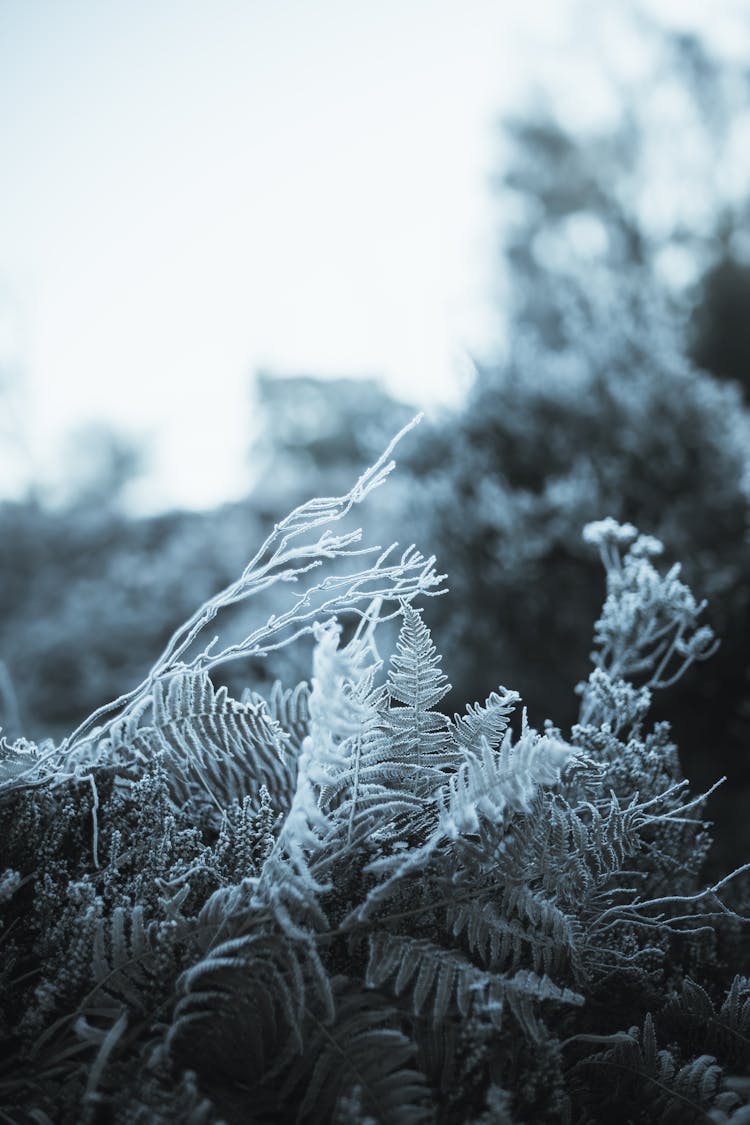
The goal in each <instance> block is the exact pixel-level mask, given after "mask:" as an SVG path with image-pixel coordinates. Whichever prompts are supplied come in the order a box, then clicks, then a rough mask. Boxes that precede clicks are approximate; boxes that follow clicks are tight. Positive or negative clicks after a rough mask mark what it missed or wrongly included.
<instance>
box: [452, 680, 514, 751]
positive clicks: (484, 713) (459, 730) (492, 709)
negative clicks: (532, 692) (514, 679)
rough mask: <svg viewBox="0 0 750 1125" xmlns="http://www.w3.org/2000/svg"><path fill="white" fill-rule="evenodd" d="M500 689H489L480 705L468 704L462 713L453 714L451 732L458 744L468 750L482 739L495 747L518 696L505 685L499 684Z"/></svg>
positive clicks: (491, 746)
mask: <svg viewBox="0 0 750 1125" xmlns="http://www.w3.org/2000/svg"><path fill="white" fill-rule="evenodd" d="M500 692H501V694H498V693H497V692H496V691H493V692H491V693H490V695H488V697H487V699H486V700H485V702H484V704H483V705H480V704H479V703H467V705H466V714H465V715H454V716H453V729H452V734H453V738H454V739H455V741H456V743H457V745H459V746H461V747H463V748H464V749H466V750H471V749H472V748H474V747H475V746H477V745H478V744H479V743H480V741H481V740H482V739H485V740H486V741H487V742H488V743H489V746H490V748H491V749H492V750H496V749H497V747H498V746H499V745H500V740H501V738H502V736H503V734H504V733H505V730H506V728H507V726H508V721H509V719H510V716H511V714H512V712H513V710H514V708H515V706H516V704H517V703H518V702H519V701H520V698H521V697H520V695H519V694H518V692H517V691H510V690H508V688H504V687H501V688H500Z"/></svg>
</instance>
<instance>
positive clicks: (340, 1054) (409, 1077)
mask: <svg viewBox="0 0 750 1125" xmlns="http://www.w3.org/2000/svg"><path fill="white" fill-rule="evenodd" d="M335 991H336V1022H335V1023H334V1024H333V1025H332V1026H330V1025H327V1024H323V1023H321V1022H320V1021H318V1020H314V1021H313V1022H312V1023H311V1024H310V1032H309V1036H308V1038H307V1041H306V1045H305V1055H304V1058H303V1060H302V1062H301V1064H300V1065H295V1067H294V1069H293V1071H292V1073H291V1074H290V1076H289V1078H288V1080H287V1082H286V1084H285V1086H284V1087H283V1089H282V1091H281V1099H282V1101H283V1102H286V1101H289V1100H291V1098H292V1097H293V1096H294V1095H295V1094H297V1096H298V1097H300V1098H301V1100H300V1103H299V1109H298V1112H297V1121H298V1122H299V1123H300V1125H328V1123H329V1122H330V1121H331V1120H334V1119H335V1118H336V1116H337V1107H339V1110H338V1112H339V1115H340V1107H341V1105H342V1103H343V1102H344V1101H345V1100H348V1099H349V1098H350V1097H351V1095H352V1093H353V1091H354V1090H357V1091H358V1093H359V1101H360V1105H361V1108H362V1111H363V1113H366V1114H370V1115H372V1117H373V1118H374V1119H375V1121H377V1122H378V1125H427V1123H428V1122H431V1121H432V1120H433V1114H432V1110H431V1109H430V1107H429V1102H430V1096H429V1089H428V1087H427V1083H426V1081H425V1079H424V1076H423V1075H422V1074H420V1072H419V1071H418V1070H416V1069H415V1068H414V1067H413V1065H412V1063H413V1059H414V1055H415V1052H416V1048H415V1045H414V1044H413V1043H412V1042H411V1040H409V1039H408V1038H407V1037H406V1036H405V1035H404V1034H403V1032H402V1031H401V1030H400V1029H399V1028H398V1022H399V1020H398V1015H397V1014H396V1013H395V1012H394V1011H393V1010H392V1009H391V1008H390V1007H389V1006H388V1005H386V1004H385V1003H384V1002H383V1001H382V999H380V998H379V997H378V996H377V995H374V994H369V993H363V992H361V991H359V990H357V989H356V988H353V987H352V986H351V985H349V983H348V982H347V981H346V980H345V979H343V978H339V979H338V980H337V981H336V982H335ZM302 1091H304V1093H302Z"/></svg>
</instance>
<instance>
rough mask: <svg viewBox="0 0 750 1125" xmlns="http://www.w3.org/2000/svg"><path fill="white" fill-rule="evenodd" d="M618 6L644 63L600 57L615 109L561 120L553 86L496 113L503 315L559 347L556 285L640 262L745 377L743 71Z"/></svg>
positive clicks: (733, 60)
mask: <svg viewBox="0 0 750 1125" xmlns="http://www.w3.org/2000/svg"><path fill="white" fill-rule="evenodd" d="M623 11H627V12H629V16H628V17H627V21H628V22H627V26H628V28H629V30H630V32H631V33H634V34H635V35H636V36H637V37H638V41H639V43H640V44H641V48H642V50H641V57H642V60H643V62H642V65H641V66H640V67H639V68H638V71H637V73H636V74H630V75H628V76H627V77H624V76H623V75H622V74H621V73H618V72H617V70H616V68H615V67H614V66H610V64H611V63H612V61H613V60H612V58H611V55H609V56H607V55H606V54H604V55H603V58H604V62H605V66H607V67H609V69H608V71H607V84H608V88H609V92H610V94H611V102H613V103H614V106H615V107H616V108H615V109H614V110H612V109H611V108H610V113H609V114H608V115H607V116H606V118H605V119H604V120H603V122H602V123H597V124H591V123H588V124H587V125H585V126H584V125H581V124H580V123H574V122H572V121H570V120H566V118H565V116H564V114H563V113H562V111H560V110H559V109H558V108H557V107H555V108H554V109H553V108H552V105H553V95H547V97H544V96H541V95H538V96H537V99H536V101H535V102H533V103H531V104H530V105H529V106H528V107H527V109H526V110H525V111H523V112H520V113H517V114H515V115H514V116H510V117H509V118H508V119H506V120H505V122H504V134H503V150H504V169H503V172H502V174H501V175H500V176H499V177H498V180H497V184H496V187H497V190H498V192H499V195H500V198H501V201H502V206H503V208H504V210H505V213H506V215H509V216H512V219H511V221H509V222H508V223H506V225H505V228H504V246H503V250H504V256H505V262H506V264H507V269H506V275H505V276H506V288H507V294H506V296H507V305H508V318H509V320H512V322H513V325H514V328H515V327H518V326H519V325H520V324H522V323H523V322H526V321H528V322H531V323H533V324H534V326H535V328H536V330H540V331H542V333H543V335H544V338H545V340H546V341H547V342H548V343H550V344H554V343H555V342H556V341H557V340H558V339H559V321H558V317H559V301H558V300H557V299H556V298H555V297H554V296H551V295H550V292H549V291H550V288H553V289H555V288H556V287H557V285H558V282H561V281H563V280H565V279H568V280H573V281H576V280H577V281H578V283H579V284H580V285H586V284H590V277H591V272H592V270H593V271H595V272H597V273H598V272H600V271H603V272H605V273H613V274H619V273H621V272H623V271H625V272H632V271H633V270H634V269H639V270H641V271H644V272H645V273H646V274H648V275H649V277H652V278H653V279H654V281H655V282H656V284H658V285H659V286H660V287H661V288H662V289H663V290H664V291H665V293H667V294H668V295H669V297H670V299H671V300H672V301H673V302H674V303H675V306H676V307H677V308H678V309H680V311H681V312H682V313H683V314H688V315H689V316H690V317H691V319H692V321H693V324H694V328H693V330H692V331H691V334H690V337H689V343H690V346H691V348H692V354H693V356H694V358H695V359H696V360H697V361H698V362H699V364H700V365H701V366H703V367H704V368H705V369H707V370H710V371H712V372H714V373H715V374H718V375H721V376H729V377H732V378H737V379H739V380H740V381H742V382H743V383H744V384H745V385H746V386H750V351H749V350H748V336H747V320H748V318H747V315H744V316H743V310H745V312H746V311H747V310H748V307H749V302H750V284H749V274H750V271H749V270H748V261H750V247H749V246H748V245H747V234H746V231H747V221H748V218H750V168H749V167H748V165H747V161H746V159H745V157H744V154H745V153H746V152H747V151H748V148H749V146H750V72H749V71H748V68H747V66H746V64H745V60H744V58H742V57H741V56H739V57H737V56H734V57H733V56H730V55H728V54H726V53H724V54H722V53H721V52H720V51H719V49H718V48H717V47H715V46H709V44H708V42H707V40H706V39H705V38H703V37H701V36H700V35H698V34H697V33H695V32H687V31H684V30H676V29H675V28H674V27H672V26H670V25H668V24H665V23H661V22H658V21H657V20H656V19H655V18H654V17H652V16H649V15H647V14H645V13H644V11H643V10H642V9H640V8H639V7H638V6H636V5H630V6H629V7H628V8H627V9H623V10H620V11H619V13H618V14H619V15H620V17H621V18H625V17H624V16H623ZM586 14H587V18H588V20H589V23H588V24H587V31H588V33H589V34H595V33H596V29H597V27H598V26H599V25H602V24H603V23H604V21H606V19H607V18H608V15H611V10H606V9H599V10H597V9H594V8H592V7H591V6H589V5H587V6H586ZM745 34H746V37H750V18H747V17H746V18H745ZM591 53H592V54H593V53H594V51H593V50H592V51H591ZM584 277H585V278H587V279H589V280H588V281H584ZM696 313H697V314H698V315H696Z"/></svg>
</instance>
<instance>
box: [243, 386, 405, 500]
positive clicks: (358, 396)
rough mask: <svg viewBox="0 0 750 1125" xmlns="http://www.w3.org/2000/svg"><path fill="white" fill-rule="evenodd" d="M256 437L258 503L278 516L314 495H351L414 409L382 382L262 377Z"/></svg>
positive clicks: (257, 394) (257, 393)
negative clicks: (368, 466) (358, 476)
mask: <svg viewBox="0 0 750 1125" xmlns="http://www.w3.org/2000/svg"><path fill="white" fill-rule="evenodd" d="M254 398H255V409H256V413H257V416H258V422H259V425H258V426H257V432H258V435H259V436H258V438H257V439H256V441H255V443H254V444H253V446H252V447H251V449H250V454H249V456H250V459H251V462H252V464H253V467H254V469H255V472H256V482H255V488H254V495H255V497H256V501H257V502H258V503H261V504H262V505H263V506H264V507H267V508H268V510H269V512H272V513H274V514H275V515H279V514H284V513H285V512H286V511H287V509H288V508H289V507H290V504H293V503H300V502H301V501H303V500H307V499H308V498H309V497H310V496H333V495H337V494H339V493H341V492H342V491H347V490H348V489H349V488H350V487H351V484H352V481H353V480H356V478H357V475H358V474H359V473H360V472H362V471H363V470H364V468H366V467H367V465H370V464H372V462H373V461H374V460H375V459H376V458H377V457H378V456H379V455H380V453H381V452H382V451H383V448H384V447H385V446H386V445H387V444H388V442H389V441H390V439H391V438H392V437H393V435H394V433H396V432H397V431H398V430H399V429H400V428H401V427H402V426H403V425H405V424H406V422H408V421H409V420H410V419H411V418H413V417H414V414H415V413H416V410H415V408H414V407H412V406H409V405H407V404H406V403H404V402H400V401H398V400H397V399H395V398H393V397H392V396H391V395H390V394H389V393H388V391H386V389H385V388H384V387H383V386H382V384H381V383H380V382H379V381H378V380H377V379H353V378H338V379H322V378H316V377H315V376H312V375H291V376H290V375H287V376H279V375H274V374H272V373H271V372H268V371H261V372H258V374H257V376H256V379H255V386H254Z"/></svg>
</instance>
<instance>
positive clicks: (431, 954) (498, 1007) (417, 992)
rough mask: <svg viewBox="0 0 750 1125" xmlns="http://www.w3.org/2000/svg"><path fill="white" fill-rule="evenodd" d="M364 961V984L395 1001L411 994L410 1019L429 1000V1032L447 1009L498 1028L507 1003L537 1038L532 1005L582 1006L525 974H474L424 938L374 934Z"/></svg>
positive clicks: (576, 997) (461, 959) (467, 963)
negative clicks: (389, 992) (389, 991)
mask: <svg viewBox="0 0 750 1125" xmlns="http://www.w3.org/2000/svg"><path fill="white" fill-rule="evenodd" d="M369 951H370V952H369V960H368V965H367V971H366V975H365V983H366V984H367V985H368V987H370V988H379V987H382V986H383V985H384V984H386V983H388V982H390V983H391V985H392V988H393V991H394V993H395V995H396V996H401V995H402V994H404V993H405V992H406V991H407V989H408V990H409V991H410V993H411V1010H412V1012H413V1013H414V1015H416V1016H419V1015H422V1014H424V1013H425V1011H426V1008H427V1006H428V1005H427V1002H428V1000H431V1001H432V1002H431V1004H430V1005H429V1008H430V1015H429V1020H430V1024H431V1026H432V1027H433V1028H435V1027H437V1026H438V1025H439V1024H441V1023H443V1022H444V1021H445V1020H446V1019H447V1018H448V1015H449V1012H450V1011H451V1010H455V1011H457V1012H458V1013H459V1014H460V1016H461V1017H463V1018H466V1017H468V1016H469V1015H470V1014H471V1015H474V1016H478V1015H484V1016H486V1017H488V1018H489V1020H490V1022H491V1023H492V1025H493V1026H494V1027H495V1028H497V1029H500V1028H501V1027H502V1025H503V1014H504V1010H505V1006H506V1004H507V1005H508V1006H509V1007H510V1009H511V1011H513V1013H514V1015H515V1016H516V1018H517V1019H518V1021H519V1023H520V1024H521V1027H522V1028H523V1030H524V1032H525V1033H526V1035H527V1036H528V1037H529V1038H530V1039H533V1040H536V1039H538V1037H539V1028H538V1023H537V1019H536V1012H535V1006H536V1005H538V1004H539V1003H540V1002H542V1001H544V1000H557V1001H559V1002H562V1003H566V1004H582V1003H583V997H582V996H580V995H579V994H578V993H575V992H572V991H571V990H570V989H567V988H559V987H558V986H557V985H556V984H554V983H553V982H552V981H551V980H550V978H549V977H547V976H542V977H539V976H537V974H536V973H532V972H529V971H528V970H520V971H519V972H516V973H515V974H513V975H512V976H511V975H502V976H501V975H499V974H497V973H491V972H487V971H485V970H482V969H478V968H477V967H476V966H475V965H473V964H472V963H471V962H470V961H468V960H467V959H466V958H465V957H463V956H461V954H460V953H457V952H455V951H453V950H449V949H443V948H441V947H440V946H438V945H435V944H434V943H433V942H431V941H428V940H426V939H424V938H410V937H405V936H403V935H400V934H390V933H385V932H382V931H381V932H378V933H375V934H371V935H370V938H369Z"/></svg>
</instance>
